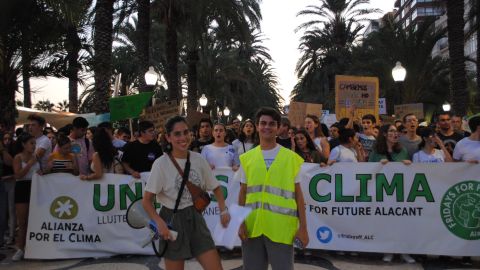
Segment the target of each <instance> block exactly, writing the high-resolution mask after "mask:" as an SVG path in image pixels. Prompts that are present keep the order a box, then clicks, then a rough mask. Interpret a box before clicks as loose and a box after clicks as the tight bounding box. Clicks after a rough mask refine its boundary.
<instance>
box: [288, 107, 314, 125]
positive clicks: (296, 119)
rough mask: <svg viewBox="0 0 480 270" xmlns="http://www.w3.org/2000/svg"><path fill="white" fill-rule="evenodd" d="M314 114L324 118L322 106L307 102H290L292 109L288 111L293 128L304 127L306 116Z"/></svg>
mask: <svg viewBox="0 0 480 270" xmlns="http://www.w3.org/2000/svg"><path fill="white" fill-rule="evenodd" d="M307 114H313V115H315V116H318V118H319V119H321V117H322V104H315V103H305V102H296V101H292V102H290V108H289V110H288V119H289V120H290V124H291V125H292V126H293V127H296V126H302V127H303V124H304V119H305V115H307Z"/></svg>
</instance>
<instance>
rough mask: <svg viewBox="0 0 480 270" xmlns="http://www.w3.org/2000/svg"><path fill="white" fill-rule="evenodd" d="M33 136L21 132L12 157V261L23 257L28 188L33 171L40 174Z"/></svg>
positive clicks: (30, 184)
mask: <svg viewBox="0 0 480 270" xmlns="http://www.w3.org/2000/svg"><path fill="white" fill-rule="evenodd" d="M35 147H36V140H35V137H34V136H32V135H30V134H28V133H23V134H22V135H20V137H19V138H18V139H17V150H18V152H19V154H17V155H16V156H15V158H14V159H13V172H14V176H15V179H16V180H17V182H16V184H15V210H16V214H17V225H18V235H17V238H16V241H15V242H16V243H15V246H16V248H17V251H16V252H15V254H14V255H13V256H12V261H19V260H22V259H23V255H24V254H25V252H24V249H25V243H26V237H27V226H28V209H29V204H30V189H31V186H32V177H33V174H34V173H38V174H42V171H41V169H40V164H39V162H40V161H39V159H38V158H37V156H36V155H35ZM2 237H3V235H2Z"/></svg>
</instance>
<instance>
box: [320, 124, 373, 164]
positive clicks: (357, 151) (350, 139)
mask: <svg viewBox="0 0 480 270" xmlns="http://www.w3.org/2000/svg"><path fill="white" fill-rule="evenodd" d="M339 134H340V135H339V137H338V139H339V141H340V145H339V146H337V147H335V148H333V150H332V152H331V153H330V156H329V157H328V162H327V164H328V165H332V164H333V163H335V162H363V161H365V157H364V156H363V149H362V145H361V144H360V142H359V141H358V137H357V136H356V134H355V130H353V129H351V128H342V129H340V131H339Z"/></svg>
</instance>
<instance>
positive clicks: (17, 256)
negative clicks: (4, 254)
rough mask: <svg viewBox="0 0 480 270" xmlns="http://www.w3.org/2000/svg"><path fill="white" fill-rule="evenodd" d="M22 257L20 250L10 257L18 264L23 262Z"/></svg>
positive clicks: (22, 252)
mask: <svg viewBox="0 0 480 270" xmlns="http://www.w3.org/2000/svg"><path fill="white" fill-rule="evenodd" d="M23 255H25V252H24V251H23V250H22V249H17V252H15V254H13V256H12V261H14V262H18V261H20V260H23Z"/></svg>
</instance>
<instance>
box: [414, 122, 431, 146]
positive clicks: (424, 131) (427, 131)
mask: <svg viewBox="0 0 480 270" xmlns="http://www.w3.org/2000/svg"><path fill="white" fill-rule="evenodd" d="M416 133H417V135H418V136H420V138H422V142H421V143H420V144H419V145H418V150H422V149H423V147H425V138H428V137H430V136H435V130H434V129H433V128H430V127H418V128H417V132H416Z"/></svg>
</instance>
